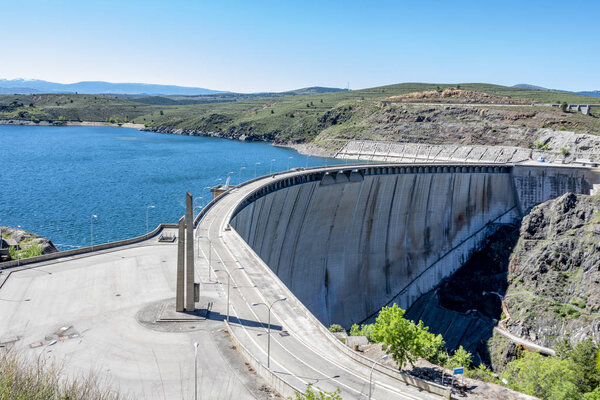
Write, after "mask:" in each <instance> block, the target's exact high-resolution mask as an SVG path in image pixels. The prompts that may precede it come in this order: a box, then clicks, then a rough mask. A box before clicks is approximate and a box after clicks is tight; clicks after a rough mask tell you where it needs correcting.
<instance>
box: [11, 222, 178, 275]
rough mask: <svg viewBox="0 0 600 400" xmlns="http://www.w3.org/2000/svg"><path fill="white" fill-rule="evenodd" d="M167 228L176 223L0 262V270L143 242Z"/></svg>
mask: <svg viewBox="0 0 600 400" xmlns="http://www.w3.org/2000/svg"><path fill="white" fill-rule="evenodd" d="M167 228H177V225H175V224H160V225H158V226H157V227H156V228H155V229H154V230H153V231H152V232H148V233H146V234H144V235H141V236H136V237H133V238H129V239H123V240H117V241H116V242H108V243H102V244H98V245H95V246H94V247H93V248H92V247H91V246H88V247H80V248H78V249H73V250H65V251H59V252H57V253H50V254H42V255H41V256H37V257H31V258H25V259H22V260H11V261H5V262H3V263H0V270H1V269H7V268H12V267H20V266H25V265H28V264H35V263H38V262H42V261H49V260H57V259H59V258H63V257H71V256H76V255H82V254H88V253H94V252H97V251H101V250H106V249H113V248H115V247H121V246H127V245H130V244H135V243H139V242H143V241H144V240H148V239H150V238H152V237H154V236H156V235H158V234H159V233H160V232H161V231H162V230H163V229H167Z"/></svg>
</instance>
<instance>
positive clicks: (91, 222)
mask: <svg viewBox="0 0 600 400" xmlns="http://www.w3.org/2000/svg"><path fill="white" fill-rule="evenodd" d="M94 218H95V219H98V216H97V215H96V214H92V216H91V217H90V242H91V244H92V251H94Z"/></svg>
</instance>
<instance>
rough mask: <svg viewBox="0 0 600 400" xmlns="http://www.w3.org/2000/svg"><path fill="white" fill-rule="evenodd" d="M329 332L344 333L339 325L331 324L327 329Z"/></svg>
mask: <svg viewBox="0 0 600 400" xmlns="http://www.w3.org/2000/svg"><path fill="white" fill-rule="evenodd" d="M329 332H333V333H336V332H344V328H343V327H342V326H341V325H340V324H331V326H330V327H329Z"/></svg>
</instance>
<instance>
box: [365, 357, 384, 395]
mask: <svg viewBox="0 0 600 400" xmlns="http://www.w3.org/2000/svg"><path fill="white" fill-rule="evenodd" d="M386 358H388V355H387V354H386V355H384V356H383V357H381V359H382V360H385V359H386ZM376 364H377V360H375V361H373V366H372V367H371V373H370V374H369V400H371V385H372V384H371V382H372V381H373V369H374V368H375V365H376Z"/></svg>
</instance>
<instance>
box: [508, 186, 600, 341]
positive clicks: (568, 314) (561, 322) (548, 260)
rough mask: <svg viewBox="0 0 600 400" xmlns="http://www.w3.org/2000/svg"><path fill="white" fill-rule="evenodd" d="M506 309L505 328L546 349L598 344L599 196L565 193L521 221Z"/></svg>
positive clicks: (512, 260)
mask: <svg viewBox="0 0 600 400" xmlns="http://www.w3.org/2000/svg"><path fill="white" fill-rule="evenodd" d="M504 305H505V309H506V311H507V314H508V315H507V317H508V319H507V321H506V327H507V328H508V329H509V330H510V331H511V332H513V333H514V334H516V335H519V336H521V337H524V338H527V339H529V340H532V341H535V342H537V343H539V344H542V345H544V346H548V347H552V346H553V345H554V344H556V342H557V340H559V339H561V338H564V337H567V338H569V339H570V340H571V341H573V342H578V341H580V340H582V339H584V338H586V337H592V338H593V339H594V340H596V341H598V340H600V197H598V196H585V195H576V194H573V193H567V194H565V195H563V196H561V197H559V198H557V199H555V200H551V201H547V202H545V203H543V204H540V205H539V206H537V207H535V208H533V210H532V211H531V213H530V214H529V215H527V216H526V217H525V218H524V219H523V223H522V225H521V234H520V238H519V242H518V243H517V246H516V248H515V251H514V254H513V256H512V258H511V260H510V264H509V273H508V290H507V291H506V296H505V298H504Z"/></svg>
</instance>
